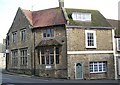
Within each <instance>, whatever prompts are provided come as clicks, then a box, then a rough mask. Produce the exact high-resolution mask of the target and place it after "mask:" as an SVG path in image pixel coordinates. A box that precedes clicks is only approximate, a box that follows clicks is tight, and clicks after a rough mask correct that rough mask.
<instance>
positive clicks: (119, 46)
mask: <svg viewBox="0 0 120 85" xmlns="http://www.w3.org/2000/svg"><path fill="white" fill-rule="evenodd" d="M118 50H120V39H119V40H118Z"/></svg>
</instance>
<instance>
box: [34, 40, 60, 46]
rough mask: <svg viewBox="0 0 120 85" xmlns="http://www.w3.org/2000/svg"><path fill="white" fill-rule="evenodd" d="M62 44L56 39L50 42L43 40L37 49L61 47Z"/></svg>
mask: <svg viewBox="0 0 120 85" xmlns="http://www.w3.org/2000/svg"><path fill="white" fill-rule="evenodd" d="M61 45H62V44H61V43H60V42H58V41H57V40H55V39H49V40H42V41H41V42H40V43H39V44H38V45H37V46H36V48H37V47H44V46H61Z"/></svg>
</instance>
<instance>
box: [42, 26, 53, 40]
mask: <svg viewBox="0 0 120 85" xmlns="http://www.w3.org/2000/svg"><path fill="white" fill-rule="evenodd" d="M48 31H49V32H50V33H49V32H48ZM44 34H45V36H44ZM48 34H50V35H49V37H48ZM54 35H55V31H54V29H53V28H47V29H44V30H43V38H44V39H49V38H54Z"/></svg>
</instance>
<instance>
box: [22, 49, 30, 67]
mask: <svg viewBox="0 0 120 85" xmlns="http://www.w3.org/2000/svg"><path fill="white" fill-rule="evenodd" d="M25 52H26V53H25ZM25 54H26V55H25ZM25 60H26V61H25ZM20 65H21V66H27V65H28V49H20Z"/></svg>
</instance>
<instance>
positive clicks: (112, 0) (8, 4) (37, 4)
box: [0, 0, 120, 43]
mask: <svg viewBox="0 0 120 85" xmlns="http://www.w3.org/2000/svg"><path fill="white" fill-rule="evenodd" d="M119 1H120V0H64V7H65V8H78V9H92V10H99V11H100V12H101V13H102V14H103V16H104V17H105V18H108V19H115V20H118V13H119V11H118V7H120V3H119V6H118V2H119ZM58 6H59V3H58V0H0V11H1V12H0V28H1V31H0V43H2V42H3V41H2V40H3V38H6V34H7V32H8V30H9V28H10V26H11V25H12V22H13V19H14V17H15V15H16V12H17V10H18V7H21V8H22V9H27V10H32V11H35V10H43V9H49V8H54V7H58ZM119 19H120V18H119Z"/></svg>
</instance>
